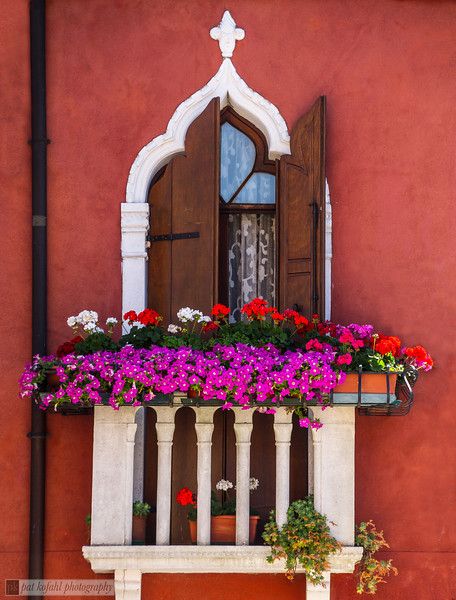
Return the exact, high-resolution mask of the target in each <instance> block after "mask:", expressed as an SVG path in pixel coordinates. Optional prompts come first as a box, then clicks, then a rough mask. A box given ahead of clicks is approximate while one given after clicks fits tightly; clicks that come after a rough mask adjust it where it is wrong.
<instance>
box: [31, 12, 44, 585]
mask: <svg viewBox="0 0 456 600" xmlns="http://www.w3.org/2000/svg"><path fill="white" fill-rule="evenodd" d="M30 83H31V128H32V136H31V140H30V145H31V150H32V152H31V154H32V354H33V355H35V354H46V333H47V243H46V242H47V239H46V238H47V235H46V233H47V230H46V217H47V210H46V208H47V144H48V139H47V130H46V53H45V0H30ZM28 437H29V438H30V442H31V461H30V521H29V526H30V537H29V578H30V579H43V572H44V568H43V567H44V508H45V463H46V455H45V438H46V418H45V412H44V411H42V410H40V409H38V407H37V405H36V404H35V403H34V402H32V406H31V431H30V433H29V434H28Z"/></svg>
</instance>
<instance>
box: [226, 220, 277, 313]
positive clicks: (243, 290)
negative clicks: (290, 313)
mask: <svg viewBox="0 0 456 600" xmlns="http://www.w3.org/2000/svg"><path fill="white" fill-rule="evenodd" d="M228 244H229V246H228V247H229V254H228V262H229V288H228V300H229V307H230V309H231V314H232V315H233V320H236V321H238V320H240V317H241V312H240V309H241V308H242V306H243V305H244V304H246V303H247V302H250V301H251V300H253V298H257V297H261V298H264V300H266V301H267V302H268V303H269V304H271V305H275V301H276V298H275V290H276V273H275V271H276V269H275V260H276V256H275V253H276V248H275V217H274V215H272V214H269V213H258V214H252V213H234V214H230V215H229V219H228Z"/></svg>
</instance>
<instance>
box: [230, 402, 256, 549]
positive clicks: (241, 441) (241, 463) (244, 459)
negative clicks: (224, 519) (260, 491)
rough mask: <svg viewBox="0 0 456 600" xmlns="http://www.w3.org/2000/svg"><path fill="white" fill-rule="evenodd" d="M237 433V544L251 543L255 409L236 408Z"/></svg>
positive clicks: (235, 423)
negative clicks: (251, 488)
mask: <svg viewBox="0 0 456 600" xmlns="http://www.w3.org/2000/svg"><path fill="white" fill-rule="evenodd" d="M233 410H234V418H235V419H234V433H235V435H236V545H237V546H246V545H248V543H249V530H250V489H249V479H250V437H251V434H252V429H253V422H252V417H253V411H252V410H242V408H235V409H233Z"/></svg>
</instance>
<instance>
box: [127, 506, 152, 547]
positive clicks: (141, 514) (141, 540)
mask: <svg viewBox="0 0 456 600" xmlns="http://www.w3.org/2000/svg"><path fill="white" fill-rule="evenodd" d="M149 513H150V505H149V504H147V502H140V501H139V500H136V501H135V502H133V525H132V535H131V537H132V543H133V544H134V545H144V544H145V542H146V521H147V517H148V515H149Z"/></svg>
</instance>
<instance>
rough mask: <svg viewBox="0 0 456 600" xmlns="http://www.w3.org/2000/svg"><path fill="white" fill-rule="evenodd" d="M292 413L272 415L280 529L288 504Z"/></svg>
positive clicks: (279, 412)
mask: <svg viewBox="0 0 456 600" xmlns="http://www.w3.org/2000/svg"><path fill="white" fill-rule="evenodd" d="M292 419H293V413H291V412H286V411H285V409H283V408H281V409H279V410H278V411H277V412H276V413H275V415H274V436H275V446H276V521H277V524H278V526H279V527H282V525H283V524H284V523H286V520H287V510H288V506H289V504H290V444H291V432H292V430H293V421H292Z"/></svg>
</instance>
